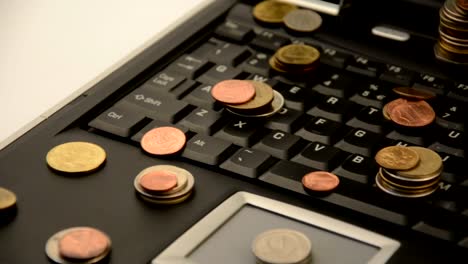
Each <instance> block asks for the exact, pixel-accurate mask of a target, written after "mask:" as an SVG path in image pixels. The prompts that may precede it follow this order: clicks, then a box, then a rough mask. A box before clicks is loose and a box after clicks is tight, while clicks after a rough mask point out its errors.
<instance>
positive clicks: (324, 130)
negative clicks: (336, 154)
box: [296, 117, 346, 145]
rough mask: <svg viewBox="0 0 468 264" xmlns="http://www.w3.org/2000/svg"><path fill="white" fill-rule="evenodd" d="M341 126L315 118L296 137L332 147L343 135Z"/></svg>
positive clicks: (328, 120)
mask: <svg viewBox="0 0 468 264" xmlns="http://www.w3.org/2000/svg"><path fill="white" fill-rule="evenodd" d="M345 131H346V130H345V129H343V127H342V125H341V124H340V123H338V122H335V121H332V120H330V119H326V118H322V117H316V118H314V119H312V120H311V121H309V122H308V123H307V124H306V125H305V126H304V127H303V128H301V129H300V130H299V131H297V132H296V135H298V136H300V137H302V138H304V139H305V140H308V141H317V142H320V143H323V144H328V145H332V144H335V142H336V141H337V140H338V139H339V138H341V136H342V135H343V133H345Z"/></svg>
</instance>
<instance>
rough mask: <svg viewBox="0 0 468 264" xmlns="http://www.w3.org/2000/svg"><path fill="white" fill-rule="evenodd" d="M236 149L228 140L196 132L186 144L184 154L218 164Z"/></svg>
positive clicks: (190, 157) (197, 159)
mask: <svg viewBox="0 0 468 264" xmlns="http://www.w3.org/2000/svg"><path fill="white" fill-rule="evenodd" d="M234 151H235V149H234V148H232V144H231V143H230V142H228V141H225V140H222V139H219V138H214V137H210V136H207V135H203V134H196V135H195V136H194V137H192V138H191V139H190V140H189V141H188V142H187V144H186V145H185V149H184V151H183V152H182V156H183V157H185V158H188V159H191V160H194V161H198V162H202V163H205V164H208V165H218V164H220V163H221V162H223V161H224V160H226V159H227V158H228V157H229V156H230V155H231V154H232V153H233V152H234Z"/></svg>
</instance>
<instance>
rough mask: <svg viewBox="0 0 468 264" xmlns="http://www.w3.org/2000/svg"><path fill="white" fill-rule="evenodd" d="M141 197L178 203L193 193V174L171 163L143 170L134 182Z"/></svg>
mask: <svg viewBox="0 0 468 264" xmlns="http://www.w3.org/2000/svg"><path fill="white" fill-rule="evenodd" d="M133 186H134V187H135V190H136V191H137V193H138V194H139V195H140V197H141V198H142V199H143V200H145V201H147V202H151V203H155V204H178V203H181V202H183V201H185V200H186V199H187V198H189V197H190V195H191V194H192V191H193V188H194V186H195V178H194V177H193V175H192V174H191V173H190V172H188V171H187V170H184V169H182V168H179V167H176V166H171V165H156V166H152V167H148V168H146V169H144V170H142V171H141V172H140V173H138V175H137V176H136V177H135V180H134V182H133Z"/></svg>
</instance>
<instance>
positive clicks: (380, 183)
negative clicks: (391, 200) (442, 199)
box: [375, 173, 438, 198]
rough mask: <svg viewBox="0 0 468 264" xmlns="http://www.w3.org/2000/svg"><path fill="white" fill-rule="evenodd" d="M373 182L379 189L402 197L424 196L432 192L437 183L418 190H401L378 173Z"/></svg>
mask: <svg viewBox="0 0 468 264" xmlns="http://www.w3.org/2000/svg"><path fill="white" fill-rule="evenodd" d="M375 183H376V185H377V187H378V188H379V189H381V190H382V191H384V192H386V193H388V194H390V195H393V196H397V197H403V198H420V197H425V196H428V195H430V194H432V193H434V192H435V191H436V190H437V189H438V187H437V186H438V185H437V184H436V185H435V188H427V189H425V190H418V191H409V192H408V191H402V190H401V189H399V188H395V187H394V186H392V185H390V184H388V183H387V182H385V181H384V180H383V178H382V177H380V174H379V173H378V174H377V176H376V177H375Z"/></svg>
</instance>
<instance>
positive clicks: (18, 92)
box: [0, 0, 215, 149]
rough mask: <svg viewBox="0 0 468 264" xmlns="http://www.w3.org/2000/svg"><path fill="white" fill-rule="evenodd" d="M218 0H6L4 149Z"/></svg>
mask: <svg viewBox="0 0 468 264" xmlns="http://www.w3.org/2000/svg"><path fill="white" fill-rule="evenodd" d="M213 1H215V0H190V1H187V0H170V1H157V0H138V1H131V0H73V1H72V0H9V1H0V58H1V63H0V149H2V148H4V147H5V146H6V145H8V144H9V143H10V142H12V141H13V140H14V139H16V138H17V137H18V136H19V135H21V134H23V133H25V132H26V131H28V130H29V129H30V128H32V127H33V126H35V125H36V124H38V123H39V122H41V121H42V120H44V119H46V118H47V117H48V116H50V115H51V114H52V113H54V112H55V111H57V110H58V109H60V108H61V107H62V106H64V105H65V104H66V103H68V102H70V101H71V100H73V99H74V98H76V97H77V96H78V95H79V94H81V93H82V92H84V91H86V90H87V89H89V88H90V87H91V86H92V85H93V84H95V83H97V82H98V81H99V80H101V79H102V78H104V77H105V76H106V75H108V74H109V73H111V72H112V71H113V70H115V69H117V68H118V67H119V66H121V65H123V64H124V63H125V62H126V61H128V60H129V59H131V58H133V57H134V56H135V55H137V54H138V53H140V52H141V51H142V50H143V49H144V48H145V47H148V46H149V45H151V44H152V43H154V42H155V41H157V40H158V39H160V38H161V37H163V36H164V35H165V34H166V33H167V32H169V31H170V30H172V29H174V28H175V27H176V26H177V25H179V24H180V23H182V22H183V21H185V20H186V19H188V18H189V17H190V16H191V15H193V14H195V13H196V12H197V11H199V10H200V9H202V8H203V7H205V6H206V5H207V4H209V3H211V2H213Z"/></svg>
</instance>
